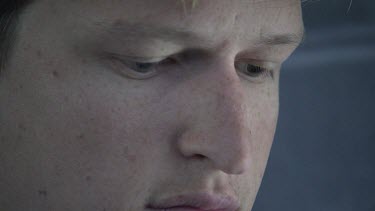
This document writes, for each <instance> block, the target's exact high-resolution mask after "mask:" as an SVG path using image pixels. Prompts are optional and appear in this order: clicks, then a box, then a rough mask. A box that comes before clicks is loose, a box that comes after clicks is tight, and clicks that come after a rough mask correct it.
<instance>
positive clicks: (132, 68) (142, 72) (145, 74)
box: [121, 58, 176, 79]
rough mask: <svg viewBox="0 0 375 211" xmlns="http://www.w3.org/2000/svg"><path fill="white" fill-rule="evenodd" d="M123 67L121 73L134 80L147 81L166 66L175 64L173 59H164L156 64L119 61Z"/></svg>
mask: <svg viewBox="0 0 375 211" xmlns="http://www.w3.org/2000/svg"><path fill="white" fill-rule="evenodd" d="M121 63H122V64H123V65H124V66H125V67H122V70H121V73H123V74H125V75H126V76H128V77H130V78H134V79H148V78H151V77H153V76H155V75H157V74H158V73H159V72H160V71H161V70H162V69H163V68H165V67H166V66H167V65H172V64H175V63H176V60H174V59H173V58H166V59H163V60H160V61H156V62H139V61H130V60H121Z"/></svg>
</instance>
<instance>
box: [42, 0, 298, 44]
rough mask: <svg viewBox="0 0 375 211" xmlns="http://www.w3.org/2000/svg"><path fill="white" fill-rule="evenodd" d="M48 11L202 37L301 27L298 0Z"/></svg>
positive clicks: (93, 22) (142, 3)
mask: <svg viewBox="0 0 375 211" xmlns="http://www.w3.org/2000/svg"><path fill="white" fill-rule="evenodd" d="M43 1H45V2H47V3H48V4H45V5H48V7H49V8H50V9H48V8H47V9H48V11H50V12H51V15H52V16H57V15H60V16H62V17H66V16H67V15H68V16H69V17H70V18H65V19H68V20H74V22H76V23H77V24H78V23H81V27H83V26H87V27H91V26H104V27H111V26H113V25H114V26H116V25H117V26H118V25H121V23H135V24H138V23H146V25H154V26H158V25H164V26H168V27H169V28H173V27H175V28H185V29H186V30H187V31H193V32H195V33H196V34H199V35H202V36H209V37H211V38H213V36H214V37H215V38H216V39H219V40H222V39H223V38H224V37H230V36H231V37H232V38H233V37H244V36H245V37H251V36H252V35H260V34H262V33H267V32H277V33H280V34H282V33H295V34H299V33H301V32H302V31H303V25H302V19H301V8H300V0H215V1H207V0H206V1H205V0H198V1H197V4H196V5H195V7H194V8H193V9H191V3H192V2H193V0H191V1H189V0H158V1H154V0H95V1H93V0H81V1H73V0H69V1H50V0H41V2H43Z"/></svg>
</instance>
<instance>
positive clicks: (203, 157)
mask: <svg viewBox="0 0 375 211" xmlns="http://www.w3.org/2000/svg"><path fill="white" fill-rule="evenodd" d="M194 157H196V158H197V159H198V160H203V159H205V158H206V156H204V155H201V154H196V155H195V156H194Z"/></svg>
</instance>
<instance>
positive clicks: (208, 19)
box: [0, 0, 303, 211]
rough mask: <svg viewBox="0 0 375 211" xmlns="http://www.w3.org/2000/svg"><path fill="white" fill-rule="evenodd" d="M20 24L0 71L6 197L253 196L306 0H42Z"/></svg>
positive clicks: (22, 200)
mask: <svg viewBox="0 0 375 211" xmlns="http://www.w3.org/2000/svg"><path fill="white" fill-rule="evenodd" d="M17 33H18V39H17V42H16V43H15V45H14V49H13V54H12V57H11V58H10V60H9V65H8V66H7V68H6V69H4V70H2V77H0V125H1V127H0V150H1V151H0V166H1V169H0V190H2V191H1V192H0V210H12V211H21V210H39V211H47V210H54V211H60V210H61V211H62V210H84V211H86V210H87V211H103V210H106V211H128V210H130V211H141V210H145V206H146V204H148V203H150V202H154V201H159V200H161V199H164V198H168V197H170V196H174V195H177V194H181V193H195V192H202V191H204V192H211V193H225V194H229V195H232V196H235V197H237V198H238V201H239V202H240V205H241V207H240V209H239V210H238V211H248V210H251V208H252V206H253V203H254V200H255V197H256V194H257V191H258V189H259V186H260V183H261V180H262V177H263V173H264V169H265V167H266V163H267V159H268V155H269V151H270V148H271V145H272V141H273V138H274V133H275V128H276V122H277V117H278V87H279V84H278V81H279V75H280V67H281V64H282V63H283V62H284V61H285V60H286V59H287V58H288V57H289V56H290V54H291V53H292V52H293V51H294V49H295V48H296V47H297V45H298V43H299V42H300V40H301V37H302V33H303V25H302V18H301V6H300V2H299V0H217V1H203V0H202V1H199V3H198V4H197V5H195V7H194V9H193V10H191V11H190V12H189V13H187V14H184V12H183V9H182V7H181V3H180V2H179V1H176V0H160V1H157V3H156V1H153V0H95V1H91V0H90V1H89V0H80V1H73V0H66V1H51V0H36V1H35V2H34V3H33V4H31V5H30V6H29V7H28V8H27V9H26V10H25V13H23V14H22V16H21V18H20V23H19V26H18V32H17ZM143 63H146V64H143ZM150 63H151V64H150ZM249 67H250V68H249ZM247 70H250V71H249V72H246V71H247Z"/></svg>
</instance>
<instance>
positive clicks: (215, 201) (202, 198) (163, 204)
mask: <svg viewBox="0 0 375 211" xmlns="http://www.w3.org/2000/svg"><path fill="white" fill-rule="evenodd" d="M185 206H186V207H190V208H196V209H199V210H207V211H209V210H220V211H236V210H237V209H238V208H239V207H240V203H239V202H238V200H237V198H236V197H233V196H231V195H226V194H212V193H207V192H200V193H193V194H181V195H177V196H174V197H170V198H167V199H162V200H160V201H158V202H155V203H152V204H149V205H147V208H151V209H167V208H174V207H175V208H176V207H185Z"/></svg>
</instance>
